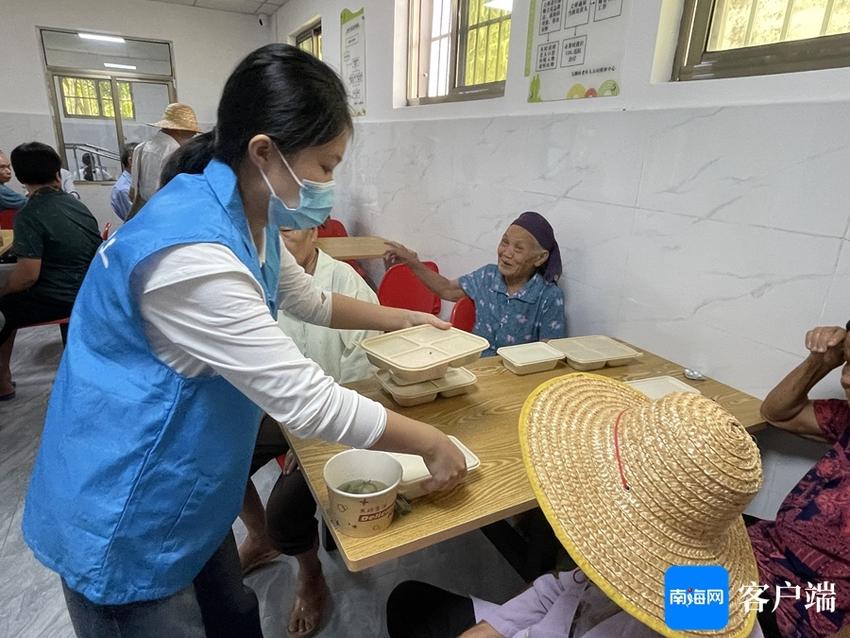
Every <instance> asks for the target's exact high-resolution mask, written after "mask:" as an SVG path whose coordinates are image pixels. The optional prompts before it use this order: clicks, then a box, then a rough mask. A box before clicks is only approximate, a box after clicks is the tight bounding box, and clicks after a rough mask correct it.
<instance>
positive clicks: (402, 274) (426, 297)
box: [378, 261, 442, 315]
mask: <svg viewBox="0 0 850 638" xmlns="http://www.w3.org/2000/svg"><path fill="white" fill-rule="evenodd" d="M422 263H423V264H424V265H425V266H426V267H427V268H428V269H430V270H433V271H434V272H440V270H439V268H437V264H435V263H434V262H433V261H423V262H422ZM378 302H379V303H380V304H381V305H382V306H392V307H393V308H407V309H408V310H418V311H420V312H430V313H431V314H432V315H436V314H439V312H440V307H441V305H442V304H441V302H440V298H439V297H438V296H437V295H436V294H434V293H433V292H431V291H430V290H429V289H428V288H427V287H426V286H425V284H423V283H422V282H421V281H419V279H418V278H417V277H416V275H414V274H413V271H412V270H411V269H410V267H409V266H407V265H406V264H396V265H395V266H392V267H391V268H389V269H388V270H387V272H386V273H384V278H383V279H382V280H381V285H380V286H378Z"/></svg>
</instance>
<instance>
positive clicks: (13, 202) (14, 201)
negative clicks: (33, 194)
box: [0, 184, 27, 210]
mask: <svg viewBox="0 0 850 638" xmlns="http://www.w3.org/2000/svg"><path fill="white" fill-rule="evenodd" d="M26 203H27V198H26V197H24V196H23V195H21V194H20V193H16V192H15V191H13V190H12V189H11V188H9V187H8V186H6V185H5V184H0V210H6V209H7V208H13V209H14V210H18V209H20V208H23V207H24V204H26Z"/></svg>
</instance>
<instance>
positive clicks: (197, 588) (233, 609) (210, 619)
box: [62, 532, 263, 638]
mask: <svg viewBox="0 0 850 638" xmlns="http://www.w3.org/2000/svg"><path fill="white" fill-rule="evenodd" d="M62 589H63V590H64V593H65V602H66V604H67V606H68V612H69V614H70V615H71V622H72V623H73V625H74V631H75V632H76V634H77V637H78V638H152V637H155V638H236V637H238V638H263V631H262V629H261V627H260V610H259V605H258V604H257V597H256V595H255V594H254V592H253V591H252V590H251V589H249V588H248V587H245V586H244V585H243V583H242V569H241V567H240V565H239V554H238V553H237V551H236V540H235V539H234V538H233V533H232V532H231V533H229V534H228V535H227V538H225V540H224V543H222V545H221V547H219V548H218V550H216V552H215V554H213V555H212V557H211V558H210V559H209V560H208V561H207V563H206V565H204V568H203V569H202V570H201V572H200V573H199V574H198V575H197V576H196V577H195V580H194V582H193V583H192V584H191V585H189V586H188V587H186V588H185V589H183V590H182V591H179V592H177V593H176V594H172V595H171V596H168V597H167V598H162V599H159V600H149V601H141V602H136V603H129V604H126V605H98V604H97V603H93V602H92V601H90V600H89V599H88V598H86V597H85V596H83V595H82V594H80V593H77V592H75V591H74V590H73V589H71V588H69V587H68V586H67V585H66V584H65V581H64V580H63V581H62Z"/></svg>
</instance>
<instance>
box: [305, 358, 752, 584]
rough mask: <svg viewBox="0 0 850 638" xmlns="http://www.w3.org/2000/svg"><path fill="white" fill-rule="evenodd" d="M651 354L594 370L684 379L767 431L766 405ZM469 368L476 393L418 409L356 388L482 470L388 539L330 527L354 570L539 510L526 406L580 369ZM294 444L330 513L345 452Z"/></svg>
mask: <svg viewBox="0 0 850 638" xmlns="http://www.w3.org/2000/svg"><path fill="white" fill-rule="evenodd" d="M637 349H638V350H640V348H637ZM643 352H644V355H643V356H642V357H641V358H640V359H638V362H637V363H634V364H632V365H628V366H622V367H616V368H608V367H606V368H603V369H601V370H595V371H594V372H595V373H598V374H603V375H605V376H609V377H613V378H616V379H621V380H623V381H630V380H635V379H644V378H647V377H655V376H660V375H669V376H672V377H676V378H677V379H680V380H682V381H684V382H685V383H689V384H691V385H693V386H694V387H696V388H699V390H700V391H701V392H702V394H703V395H705V396H707V397H710V398H712V399H714V400H715V401H717V402H718V403H720V405H722V406H723V407H725V408H726V409H727V410H729V411H730V412H731V413H732V414H733V415H735V416H736V417H737V418H738V420H739V421H740V422H741V423H742V424H743V425H744V426H745V427H746V428H747V429H748V430H749V431H755V430H757V429H760V428H762V427H764V426H765V423H764V422H763V420H762V418H761V416H760V415H759V407H760V405H761V402H760V401H759V400H758V399H756V398H755V397H752V396H750V395H748V394H745V393H743V392H740V391H738V390H735V389H734V388H731V387H729V386H727V385H723V384H722V383H719V382H717V381H713V380H710V379H708V380H705V381H688V380H687V379H685V378H684V377H683V375H682V366H681V365H679V364H676V363H673V362H671V361H668V360H666V359H663V358H661V357H658V356H656V355H654V354H651V353H649V352H646V351H643ZM467 369H469V370H471V371H472V372H474V373H475V374H476V375H477V376H478V383H477V384H476V386H475V388H473V390H472V392H470V393H469V394H465V395H461V396H459V397H453V398H450V399H443V398H438V399H437V400H436V401H434V402H432V403H426V404H424V405H419V406H416V407H412V408H402V407H399V406H398V405H396V404H395V403H394V402H393V401H392V399H391V398H390V397H389V395H387V394H385V393H384V392H383V391H382V390H381V389H380V387H379V385H378V383H377V381H375V380H368V381H361V382H358V383H355V384H352V385H351V387H352V388H354V389H356V390H358V391H359V392H361V393H362V394H364V395H366V396H368V397H371V398H373V399H375V400H377V401H379V402H381V403H383V404H384V405H385V406H387V407H388V408H390V409H393V410H395V411H397V412H400V413H402V414H405V415H407V416H409V417H412V418H414V419H419V420H421V421H425V422H426V423H431V424H433V425H436V426H437V427H439V428H440V429H441V430H443V431H444V432H446V433H447V434H454V435H455V436H457V437H458V439H460V440H461V441H463V442H464V443H465V444H466V445H467V446H469V448H470V449H471V450H472V451H473V452H475V453H476V454H477V455H478V457H479V458H480V459H481V467H479V468H478V469H477V470H475V471H474V472H472V473H470V474H469V476H468V477H467V479H466V480H465V481H464V483H463V485H462V486H460V487H458V488H455V489H454V490H452V491H451V492H448V493H438V494H433V495H428V496H425V497H423V498H421V499H417V500H416V501H414V504H413V512H411V513H410V514H407V515H406V516H403V517H400V518H399V519H397V520H395V521H394V522H393V524H392V526H391V527H390V528H389V530H387V531H386V532H384V533H382V534H379V535H377V536H373V537H370V538H351V537H349V536H345V535H342V534H337V532H336V530H334V529H333V527H332V526H331V525H330V524H328V528H329V529H330V530H331V533H332V534H333V536H334V540H335V541H336V544H337V546H338V548H339V550H340V553H341V554H342V557H343V560H345V564H346V565H347V566H348V568H349V569H350V570H351V571H360V570H363V569H367V568H369V567H373V566H375V565H378V564H380V563H382V562H384V561H387V560H391V559H394V558H398V557H399V556H404V555H406V554H409V553H411V552H414V551H416V550H419V549H422V548H425V547H428V546H430V545H434V544H436V543H439V542H441V541H444V540H446V539H449V538H453V537H455V536H459V535H460V534H464V533H466V532H469V531H472V530H475V529H479V528H481V527H483V526H485V525H488V524H490V523H494V522H496V521H500V520H502V519H504V518H507V517H509V516H513V515H516V514H519V513H521V512H524V511H527V510H530V509H532V508H534V507H536V505H537V502H536V500H535V498H534V493H533V492H532V491H531V486H530V485H529V483H528V480H527V478H526V473H525V468H524V466H523V463H522V455H521V453H520V448H519V437H518V434H517V432H518V430H517V427H518V420H519V413H520V409H521V407H522V405H523V403H524V402H525V399H526V398H527V397H528V395H529V394H530V393H531V391H532V390H533V389H534V388H536V387H537V386H538V385H540V384H541V383H542V382H544V381H546V380H547V379H551V378H552V377H556V376H560V375H563V374H567V373H570V372H573V369H572V368H570V367H569V366H567V365H566V364H565V363H559V364H558V367H556V368H555V369H554V370H551V371H549V372H540V373H537V374H531V375H526V376H516V375H514V374H513V373H511V372H509V371H508V370H507V369H506V368H505V367H504V366H503V365H502V363H501V359H500V358H499V357H488V358H486V359H480V360H478V361H477V362H475V363H474V364H472V365H469V366H467ZM291 442H292V444H293V445H292V447H293V449H294V451H295V453H296V455H297V456H298V460H299V462H300V464H301V467H302V468H303V471H304V472H305V474H306V477H307V481H308V483H309V485H310V489H311V490H312V492H313V495H314V496H315V497H316V500H317V502H318V503H319V505H320V508H321V510H322V512H323V513H324V511H325V510H326V508H327V507H328V496H327V488H326V487H325V483H324V480H323V479H322V469H323V468H324V465H325V462H326V461H327V460H328V458H330V457H331V456H332V455H333V454H336V453H337V452H339V451H341V450H343V449H344V448H343V446H341V445H333V444H330V443H325V442H323V441H316V440H313V441H304V440H297V439H292V440H291ZM326 520H327V517H326Z"/></svg>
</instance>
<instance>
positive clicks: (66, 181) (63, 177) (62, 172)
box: [59, 168, 80, 199]
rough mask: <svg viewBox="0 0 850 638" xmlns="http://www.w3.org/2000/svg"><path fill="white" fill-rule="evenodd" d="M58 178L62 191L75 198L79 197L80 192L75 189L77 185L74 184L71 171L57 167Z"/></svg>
mask: <svg viewBox="0 0 850 638" xmlns="http://www.w3.org/2000/svg"><path fill="white" fill-rule="evenodd" d="M59 180H60V182H61V186H62V190H63V191H65V192H66V193H68V194H69V195H73V196H74V197H76V198H77V199H80V193H79V192H78V191H77V187H76V185H75V184H74V174H73V173H72V172H71V171H69V170H68V169H66V168H61V169H59Z"/></svg>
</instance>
